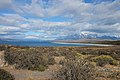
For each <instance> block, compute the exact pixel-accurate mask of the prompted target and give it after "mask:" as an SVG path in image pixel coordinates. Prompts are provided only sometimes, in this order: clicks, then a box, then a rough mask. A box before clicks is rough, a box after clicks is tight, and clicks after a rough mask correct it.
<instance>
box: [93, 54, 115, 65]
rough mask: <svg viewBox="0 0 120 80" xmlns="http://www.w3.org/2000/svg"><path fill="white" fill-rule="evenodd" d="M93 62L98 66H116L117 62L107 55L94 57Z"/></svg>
mask: <svg viewBox="0 0 120 80" xmlns="http://www.w3.org/2000/svg"><path fill="white" fill-rule="evenodd" d="M93 61H95V62H96V63H97V65H98V66H104V65H106V64H111V65H117V61H116V60H114V59H113V58H112V57H111V56H109V55H101V56H97V57H94V58H93Z"/></svg>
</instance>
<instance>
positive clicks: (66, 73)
mask: <svg viewBox="0 0 120 80" xmlns="http://www.w3.org/2000/svg"><path fill="white" fill-rule="evenodd" d="M55 79H57V80H94V79H95V67H94V66H93V65H92V64H90V63H89V62H86V61H84V60H81V59H76V60H66V61H65V62H64V65H63V67H62V68H61V69H60V71H58V72H56V75H55Z"/></svg>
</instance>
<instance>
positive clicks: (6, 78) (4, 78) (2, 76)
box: [0, 69, 15, 80]
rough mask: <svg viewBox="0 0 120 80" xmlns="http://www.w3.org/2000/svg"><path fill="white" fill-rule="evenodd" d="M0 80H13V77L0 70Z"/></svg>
mask: <svg viewBox="0 0 120 80" xmlns="http://www.w3.org/2000/svg"><path fill="white" fill-rule="evenodd" d="M0 80H15V78H14V76H13V75H11V74H10V73H9V72H7V71H5V70H4V69H0Z"/></svg>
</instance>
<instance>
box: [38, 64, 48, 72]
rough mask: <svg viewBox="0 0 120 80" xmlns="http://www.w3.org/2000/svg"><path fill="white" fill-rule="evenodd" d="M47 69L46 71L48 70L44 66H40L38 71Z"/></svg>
mask: <svg viewBox="0 0 120 80" xmlns="http://www.w3.org/2000/svg"><path fill="white" fill-rule="evenodd" d="M45 69H46V68H45V66H44V65H39V66H38V69H37V70H38V71H45Z"/></svg>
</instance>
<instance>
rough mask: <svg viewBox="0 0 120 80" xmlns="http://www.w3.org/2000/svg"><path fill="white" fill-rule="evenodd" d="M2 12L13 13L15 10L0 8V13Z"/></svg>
mask: <svg viewBox="0 0 120 80" xmlns="http://www.w3.org/2000/svg"><path fill="white" fill-rule="evenodd" d="M2 14H15V11H14V10H12V9H9V8H4V9H0V15H2Z"/></svg>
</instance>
